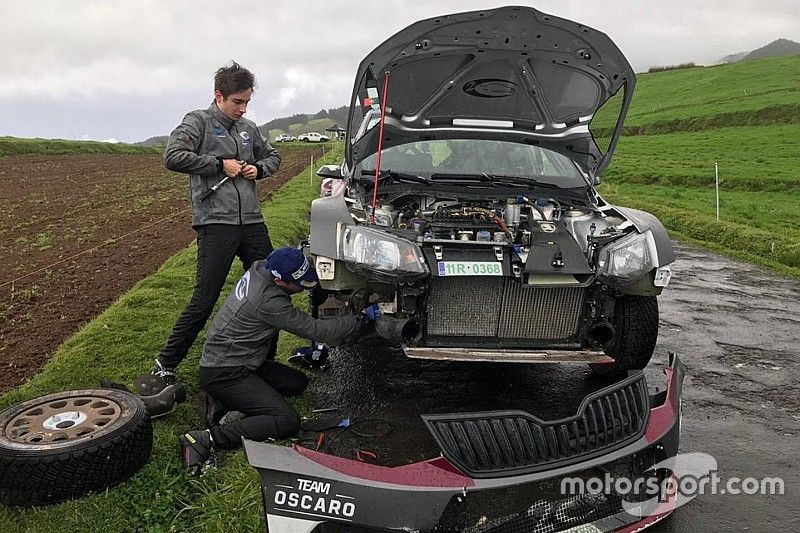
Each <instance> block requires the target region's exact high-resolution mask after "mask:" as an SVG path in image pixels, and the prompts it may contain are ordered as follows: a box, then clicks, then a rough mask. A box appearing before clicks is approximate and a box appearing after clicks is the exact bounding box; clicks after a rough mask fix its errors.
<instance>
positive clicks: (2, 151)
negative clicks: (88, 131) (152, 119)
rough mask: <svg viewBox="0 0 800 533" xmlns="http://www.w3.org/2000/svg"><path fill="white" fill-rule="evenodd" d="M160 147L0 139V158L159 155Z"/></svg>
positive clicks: (55, 140)
mask: <svg viewBox="0 0 800 533" xmlns="http://www.w3.org/2000/svg"><path fill="white" fill-rule="evenodd" d="M163 152H164V148H163V147H160V146H134V145H132V144H124V143H116V144H115V143H105V142H98V141H67V140H64V139H22V138H18V137H0V157H4V156H11V155H22V154H44V155H67V154H160V153H163Z"/></svg>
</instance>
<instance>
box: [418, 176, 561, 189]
mask: <svg viewBox="0 0 800 533" xmlns="http://www.w3.org/2000/svg"><path fill="white" fill-rule="evenodd" d="M431 178H432V179H434V180H436V181H437V182H451V183H464V182H472V183H489V184H492V185H500V186H504V187H529V188H530V187H550V188H556V189H557V188H559V187H558V185H554V184H552V183H542V182H539V181H536V180H535V179H533V178H523V177H520V176H503V175H500V174H488V173H486V172H481V173H480V174H433V175H432V176H431Z"/></svg>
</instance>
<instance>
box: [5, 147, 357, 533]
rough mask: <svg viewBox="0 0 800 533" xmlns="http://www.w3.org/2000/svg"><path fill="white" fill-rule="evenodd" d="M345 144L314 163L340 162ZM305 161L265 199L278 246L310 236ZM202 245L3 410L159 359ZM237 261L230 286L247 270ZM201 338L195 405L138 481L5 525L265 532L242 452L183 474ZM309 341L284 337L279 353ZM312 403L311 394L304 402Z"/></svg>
mask: <svg viewBox="0 0 800 533" xmlns="http://www.w3.org/2000/svg"><path fill="white" fill-rule="evenodd" d="M341 153H342V152H341V145H340V146H338V147H337V148H336V149H334V150H332V151H331V152H327V155H326V157H325V158H324V159H323V160H320V161H319V162H318V163H315V165H314V166H315V167H316V166H317V165H318V164H321V163H333V162H336V161H337V160H339V159H341ZM311 170H312V169H311V168H310V167H309V168H306V169H305V170H304V171H303V172H302V173H301V174H299V175H298V176H297V177H295V178H294V179H292V180H291V181H290V182H288V183H287V184H286V185H284V186H283V187H282V188H281V189H280V190H279V191H277V192H276V193H275V194H274V195H273V196H272V199H271V200H270V201H269V203H267V204H266V205H265V206H264V215H265V217H266V220H267V225H268V227H269V229H270V234H271V236H272V242H273V244H274V245H275V246H283V245H287V244H295V243H297V242H298V240H300V239H302V238H304V237H305V235H307V233H308V206H309V203H310V201H311V200H312V199H314V198H315V197H317V195H318V192H319V179H318V178H316V176H314V178H313V179H312V178H311ZM196 250H197V249H196V246H194V245H192V246H190V247H189V248H187V249H186V250H184V251H182V252H180V253H178V254H176V255H175V256H173V257H172V258H171V259H169V260H168V261H167V262H166V263H165V264H164V265H163V266H162V268H161V269H160V270H159V271H158V272H157V273H155V274H153V275H152V276H150V277H148V278H146V279H144V280H142V281H141V282H139V283H138V284H137V285H136V286H135V287H134V288H133V289H131V290H130V291H129V292H128V293H127V294H125V295H124V296H122V297H121V298H120V299H119V300H118V301H117V302H116V303H114V305H112V306H111V307H110V308H108V309H107V310H106V311H105V312H103V313H102V314H101V315H100V316H99V317H97V318H96V319H95V320H93V321H92V322H90V323H89V324H87V325H86V326H85V327H83V328H82V329H81V330H80V331H79V332H78V333H77V334H75V335H74V336H73V337H71V338H70V339H69V340H68V341H67V342H65V343H64V344H63V345H62V346H61V347H60V348H59V349H58V351H57V353H56V355H55V356H54V357H53V359H52V360H51V361H50V362H49V363H48V364H47V365H46V366H45V368H44V369H43V370H42V372H40V373H39V374H37V375H36V376H35V377H34V378H33V379H32V380H31V381H30V382H28V383H27V384H25V385H24V386H22V387H20V388H18V389H15V390H13V391H9V392H8V393H6V394H4V395H3V396H2V397H0V408H5V407H7V406H9V405H12V404H15V403H17V402H20V401H23V400H26V399H29V398H33V397H36V396H39V395H42V394H47V393H51V392H57V391H64V390H70V389H81V388H94V387H96V386H97V384H98V382H99V381H100V380H101V379H103V378H108V379H112V380H115V381H120V382H123V383H127V384H131V383H132V382H133V380H134V379H135V377H136V376H137V375H139V374H141V373H143V372H146V371H147V370H148V369H149V368H150V367H151V366H152V364H153V359H154V358H155V356H156V354H157V353H158V350H159V349H160V347H161V344H162V343H163V342H164V340H165V339H166V338H167V336H168V335H169V332H170V329H171V328H172V325H173V323H174V322H175V319H176V318H177V316H178V314H179V313H180V311H181V310H182V308H183V306H184V305H185V304H186V302H187V301H188V300H189V296H190V295H191V292H192V287H193V283H194V270H195V255H196ZM241 273H242V271H241V265H236V266H235V267H234V269H233V270H232V272H231V275H230V276H229V277H228V283H227V286H226V288H225V289H224V290H223V293H226V292H227V291H229V290H230V288H231V286H232V284H233V282H234V281H235V280H236V279H238V278H239V277H240V276H241ZM202 338H203V336H202V335H201V337H200V338H199V339H198V342H196V343H195V345H194V347H193V348H192V350H191V351H190V353H189V356H188V357H187V359H186V361H185V362H184V363H183V364H182V365H181V368H180V370H179V372H180V374H181V378H182V379H183V380H184V381H185V383H186V384H187V387H188V389H189V392H190V399H189V401H188V402H186V403H184V404H181V405H180V406H178V409H177V410H176V412H174V413H173V414H171V415H170V416H168V417H166V418H165V419H162V420H159V421H156V422H155V424H154V426H155V432H154V433H155V435H154V437H155V443H154V449H153V457H152V459H151V460H150V462H149V463H148V464H147V465H146V466H145V467H144V468H143V469H142V470H141V471H140V472H139V473H138V474H137V475H136V476H134V477H133V478H132V479H131V480H130V481H127V482H125V483H123V484H122V485H120V486H118V487H115V488H113V489H111V490H109V491H107V492H105V493H103V494H94V495H91V496H87V497H85V498H80V499H78V500H74V501H71V502H66V503H63V504H58V505H54V506H49V507H41V508H32V509H19V508H6V507H0V529H2V530H5V531H20V532H22V531H24V532H38V531H85V532H89V531H98V532H108V531H122V530H124V531H219V532H223V531H225V532H227V531H256V530H261V531H263V530H264V519H263V512H262V507H261V495H260V494H261V493H260V489H259V487H260V485H259V481H258V477H257V475H256V472H255V470H254V469H252V468H251V467H250V466H249V465H247V464H246V461H245V460H244V457H243V454H242V452H241V451H239V452H235V453H232V454H230V455H228V457H227V458H226V460H225V467H224V468H222V469H220V470H218V471H215V472H211V473H209V474H207V475H206V476H204V477H202V478H200V479H195V478H192V477H190V476H188V475H186V474H185V473H184V472H183V471H182V467H181V464H180V459H179V457H178V453H177V436H178V435H179V434H180V433H181V432H183V431H185V430H187V429H190V428H193V427H198V426H199V425H200V416H199V413H198V410H197V407H196V405H195V404H196V398H197V391H198V387H197V372H196V369H197V365H198V360H199V354H200V348H201V346H202ZM302 342H303V341H302V340H301V339H298V338H296V337H293V336H291V335H286V334H281V343H280V349H279V354H280V357H286V356H287V355H288V353H289V352H290V351H291V350H292V348H294V347H295V346H297V345H299V344H301V343H302ZM295 405H296V406H297V407H298V409H300V410H301V411H303V410H305V405H304V404H303V402H302V401H298V402H297V403H296V404H295Z"/></svg>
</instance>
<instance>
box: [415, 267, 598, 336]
mask: <svg viewBox="0 0 800 533" xmlns="http://www.w3.org/2000/svg"><path fill="white" fill-rule="evenodd" d="M585 294H586V288H585V287H538V286H529V285H523V284H521V283H519V282H518V281H516V280H515V279H513V278H506V277H434V278H431V282H430V293H429V299H428V335H432V336H442V337H495V338H499V339H523V340H524V339H537V340H543V341H559V340H566V339H570V338H573V337H575V336H576V335H577V333H578V327H579V325H580V318H581V312H582V310H583V302H584V298H585Z"/></svg>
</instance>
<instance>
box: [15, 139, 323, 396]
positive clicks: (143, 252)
mask: <svg viewBox="0 0 800 533" xmlns="http://www.w3.org/2000/svg"><path fill="white" fill-rule="evenodd" d="M321 150H322V149H321V148H320V147H314V148H312V147H308V148H307V149H300V150H291V151H288V150H287V151H285V152H283V153H282V156H283V163H282V164H281V168H280V171H279V172H278V174H277V175H276V176H275V177H274V178H270V179H267V180H264V181H263V182H261V183H260V184H259V191H260V193H261V197H262V199H263V198H266V197H267V196H268V195H269V194H270V191H272V190H274V189H276V188H277V187H279V186H280V185H282V184H283V183H285V182H286V181H287V180H288V179H289V178H291V177H293V176H295V175H296V174H298V173H299V172H300V170H302V169H303V168H304V167H306V166H308V164H309V159H310V156H311V154H312V153H314V156H315V157H318V156H319V155H320V154H321ZM0 184H2V187H0V392H3V391H6V390H8V389H10V388H13V387H15V386H18V385H20V384H21V383H24V382H25V380H27V379H28V378H29V377H30V376H31V375H33V374H35V373H36V372H37V371H38V370H39V369H40V368H41V367H42V365H43V364H44V363H45V362H47V360H48V359H49V358H50V357H51V356H52V354H53V353H54V351H55V349H56V348H57V347H58V345H59V344H60V343H61V342H63V341H64V340H65V339H67V338H68V337H69V336H70V335H72V334H73V333H74V332H75V331H77V330H78V328H80V326H81V325H83V324H84V323H86V322H87V321H89V320H90V319H92V318H93V317H95V316H97V315H98V314H99V313H100V312H101V311H103V310H104V309H105V308H106V307H108V306H109V304H111V303H112V302H113V301H114V300H116V299H117V298H118V297H119V296H120V295H122V294H123V293H125V292H126V291H127V290H128V289H130V288H131V287H132V286H133V285H134V284H135V283H136V282H137V281H139V280H140V279H142V278H143V277H145V276H147V275H149V274H151V273H152V272H154V271H155V270H156V269H158V267H159V266H161V264H162V263H163V262H164V261H165V260H166V259H167V258H169V257H170V256H171V255H173V254H174V253H175V252H177V251H178V250H180V249H182V248H184V247H186V246H187V245H188V244H189V243H191V242H192V240H193V239H194V236H195V233H194V231H193V230H192V229H191V227H190V223H191V216H190V215H191V213H190V210H189V203H188V179H187V178H186V177H185V176H183V175H181V174H176V173H172V172H169V171H167V170H166V169H164V167H163V165H162V162H161V156H160V155H149V154H147V155H62V156H18V157H5V158H0Z"/></svg>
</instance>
